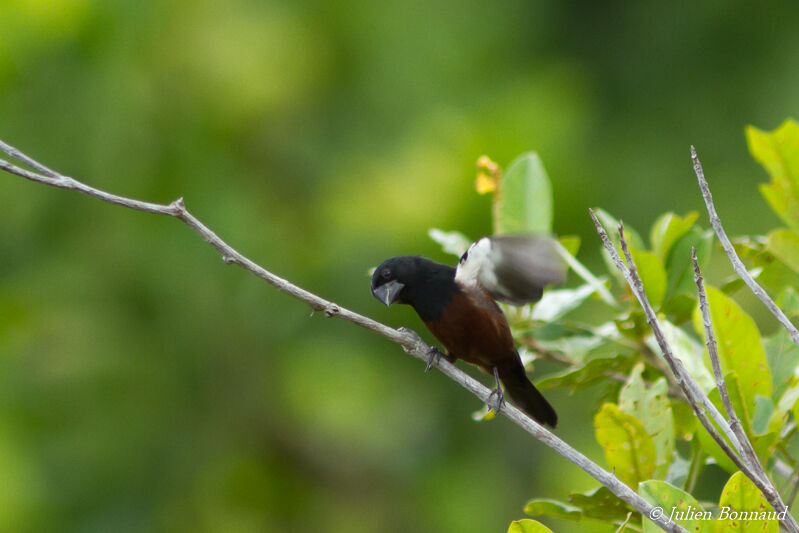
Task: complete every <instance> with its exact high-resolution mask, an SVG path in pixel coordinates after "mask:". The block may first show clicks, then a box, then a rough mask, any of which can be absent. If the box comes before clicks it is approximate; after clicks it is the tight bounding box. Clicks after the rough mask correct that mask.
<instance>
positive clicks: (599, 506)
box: [569, 486, 630, 521]
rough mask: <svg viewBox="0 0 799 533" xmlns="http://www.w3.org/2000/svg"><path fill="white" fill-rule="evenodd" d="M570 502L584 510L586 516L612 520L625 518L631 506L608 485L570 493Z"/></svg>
mask: <svg viewBox="0 0 799 533" xmlns="http://www.w3.org/2000/svg"><path fill="white" fill-rule="evenodd" d="M569 503H571V504H572V505H574V506H576V507H579V508H580V509H582V510H583V515H584V516H585V518H593V519H596V520H604V521H612V520H624V519H625V518H626V516H627V513H628V512H629V511H630V508H629V507H628V506H627V504H626V503H624V502H623V501H621V500H620V499H619V498H618V497H617V496H616V495H615V494H613V493H612V492H611V491H610V489H609V488H607V487H604V486H602V487H598V488H596V489H594V490H591V491H588V492H582V493H580V492H575V493H572V494H569Z"/></svg>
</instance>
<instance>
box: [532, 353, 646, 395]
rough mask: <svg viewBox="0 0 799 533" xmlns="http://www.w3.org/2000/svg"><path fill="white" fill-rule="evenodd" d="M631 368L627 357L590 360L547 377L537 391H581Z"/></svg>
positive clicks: (616, 356) (537, 384)
mask: <svg viewBox="0 0 799 533" xmlns="http://www.w3.org/2000/svg"><path fill="white" fill-rule="evenodd" d="M630 366H632V360H631V359H630V358H629V357H624V356H621V355H618V354H617V355H614V356H612V357H599V358H596V359H591V360H590V361H588V362H587V363H586V364H585V365H583V366H581V367H576V368H574V369H569V370H566V371H564V372H562V373H560V374H557V375H554V376H547V377H546V378H544V379H542V380H541V381H539V382H538V383H536V387H538V389H539V390H549V389H555V388H570V389H571V390H572V392H576V391H579V390H583V389H585V388H587V387H590V386H591V385H594V384H596V383H603V382H604V381H605V380H607V376H608V374H611V373H616V372H626V371H627V370H628V369H629V368H630Z"/></svg>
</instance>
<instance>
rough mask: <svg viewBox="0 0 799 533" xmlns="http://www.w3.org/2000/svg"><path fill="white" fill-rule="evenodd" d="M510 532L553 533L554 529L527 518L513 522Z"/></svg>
mask: <svg viewBox="0 0 799 533" xmlns="http://www.w3.org/2000/svg"><path fill="white" fill-rule="evenodd" d="M508 533H552V530H551V529H549V528H548V527H547V526H545V525H544V524H542V523H541V522H536V521H535V520H530V519H529V518H525V519H524V520H514V521H513V522H511V523H510V527H509V528H508Z"/></svg>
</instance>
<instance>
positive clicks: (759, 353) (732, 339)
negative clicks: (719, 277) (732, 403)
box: [694, 287, 771, 413]
mask: <svg viewBox="0 0 799 533" xmlns="http://www.w3.org/2000/svg"><path fill="white" fill-rule="evenodd" d="M707 298H708V304H709V305H710V319H711V322H712V324H713V333H714V334H715V336H716V342H717V343H718V353H719V362H720V364H721V371H722V374H727V373H728V372H731V371H735V372H736V373H737V374H738V380H739V382H740V385H741V393H742V394H743V396H744V398H746V407H747V409H748V410H749V412H751V413H754V412H755V396H757V395H758V394H759V395H761V396H766V397H770V396H771V373H770V372H769V369H768V365H767V363H766V353H765V352H764V351H763V345H762V344H761V342H760V332H759V331H758V329H757V326H756V325H755V321H754V320H752V318H751V317H750V316H749V315H747V314H746V313H745V312H744V311H743V309H741V308H740V307H739V306H738V304H737V303H735V302H734V301H733V300H732V299H731V298H730V297H729V296H727V295H726V294H724V293H723V292H721V291H720V290H718V289H715V288H713V287H707ZM694 328H696V331H697V332H698V333H699V334H700V335H702V336H703V337H704V335H705V328H704V326H703V325H702V314H701V311H700V310H699V306H698V305H697V307H696V309H694ZM705 358H706V359H705V360H706V364H707V366H708V368H710V357H709V356H708V355H707V348H705Z"/></svg>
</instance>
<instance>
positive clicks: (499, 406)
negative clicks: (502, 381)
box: [486, 387, 505, 414]
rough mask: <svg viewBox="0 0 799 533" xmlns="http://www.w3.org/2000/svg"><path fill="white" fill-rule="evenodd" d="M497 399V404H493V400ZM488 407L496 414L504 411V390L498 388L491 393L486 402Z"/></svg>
mask: <svg viewBox="0 0 799 533" xmlns="http://www.w3.org/2000/svg"><path fill="white" fill-rule="evenodd" d="M495 397H496V402H494V403H493V404H492V403H491V399H492V398H495ZM486 405H487V406H488V407H489V408H491V409H493V410H494V413H496V414H499V412H500V411H501V410H502V406H503V405H505V395H504V394H502V389H500V388H499V387H497V388H496V389H494V390H492V391H491V394H489V395H488V400H486Z"/></svg>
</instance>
